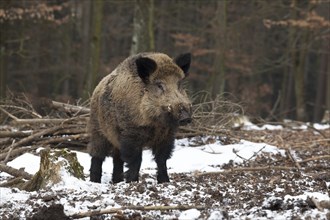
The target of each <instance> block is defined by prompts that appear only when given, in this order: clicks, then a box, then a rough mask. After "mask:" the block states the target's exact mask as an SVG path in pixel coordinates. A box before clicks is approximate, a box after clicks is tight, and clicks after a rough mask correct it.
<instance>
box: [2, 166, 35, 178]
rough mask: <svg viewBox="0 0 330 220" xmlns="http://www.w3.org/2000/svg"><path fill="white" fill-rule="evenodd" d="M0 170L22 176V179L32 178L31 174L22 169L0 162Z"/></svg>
mask: <svg viewBox="0 0 330 220" xmlns="http://www.w3.org/2000/svg"><path fill="white" fill-rule="evenodd" d="M0 171H2V172H5V173H8V174H10V175H12V176H15V177H20V176H22V177H23V178H24V179H27V180H30V179H32V177H33V175H31V174H29V173H27V172H25V171H24V170H18V169H15V168H13V167H10V166H7V165H5V164H2V163H0Z"/></svg>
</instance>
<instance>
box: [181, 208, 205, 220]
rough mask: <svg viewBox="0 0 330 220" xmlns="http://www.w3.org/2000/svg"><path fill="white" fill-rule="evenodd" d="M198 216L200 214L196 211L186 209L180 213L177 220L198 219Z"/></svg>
mask: <svg viewBox="0 0 330 220" xmlns="http://www.w3.org/2000/svg"><path fill="white" fill-rule="evenodd" d="M200 215H201V213H200V211H198V210H197V209H188V210H186V211H183V212H181V214H180V216H179V220H188V219H189V220H194V219H198V217H199V216H200Z"/></svg>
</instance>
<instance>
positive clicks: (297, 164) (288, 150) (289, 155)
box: [285, 148, 301, 172]
mask: <svg viewBox="0 0 330 220" xmlns="http://www.w3.org/2000/svg"><path fill="white" fill-rule="evenodd" d="M285 151H286V153H287V154H288V157H289V158H290V160H291V161H292V162H293V163H294V165H295V166H296V167H297V168H298V171H299V172H300V170H301V166H300V164H299V163H298V162H297V161H296V160H295V159H294V158H293V156H292V154H291V150H290V149H288V148H287V149H286V150H285Z"/></svg>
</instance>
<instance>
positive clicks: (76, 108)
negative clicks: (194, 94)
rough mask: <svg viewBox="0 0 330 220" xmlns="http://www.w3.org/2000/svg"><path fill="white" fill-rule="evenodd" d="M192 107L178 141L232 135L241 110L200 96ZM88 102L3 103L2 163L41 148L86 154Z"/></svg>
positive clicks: (22, 97) (42, 100)
mask: <svg viewBox="0 0 330 220" xmlns="http://www.w3.org/2000/svg"><path fill="white" fill-rule="evenodd" d="M198 98H199V100H198V101H199V103H198V104H195V105H194V106H193V109H194V113H193V115H194V118H193V119H194V120H193V123H192V124H191V125H190V126H188V127H180V129H179V132H178V133H177V138H183V137H194V136H200V135H212V136H219V135H229V132H228V131H229V129H228V128H229V127H230V126H232V124H233V123H234V121H235V116H236V115H238V114H239V113H241V112H242V108H241V107H240V106H239V105H237V104H233V103H232V102H229V101H223V99H222V98H221V97H217V98H216V99H214V100H211V99H210V98H209V97H208V96H207V95H205V94H203V95H199V96H198ZM89 112H90V109H89V103H88V102H85V103H77V104H74V105H72V104H67V103H62V102H57V101H53V100H50V99H46V98H34V97H27V96H25V95H19V96H12V97H10V98H9V99H7V100H6V101H5V102H3V103H1V104H0V120H1V124H2V126H0V162H2V163H6V162H8V161H10V160H12V159H13V158H15V157H16V156H19V155H21V154H22V153H25V152H27V151H33V150H35V149H36V148H39V147H49V148H70V149H74V150H80V151H85V150H86V147H87V143H88V140H89V137H88V133H87V131H86V127H87V122H88V120H89Z"/></svg>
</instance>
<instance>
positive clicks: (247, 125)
mask: <svg viewBox="0 0 330 220" xmlns="http://www.w3.org/2000/svg"><path fill="white" fill-rule="evenodd" d="M282 129H283V126H282V125H269V124H265V125H262V126H261V127H259V126H257V125H255V124H253V123H251V122H246V123H244V126H243V130H258V131H262V130H282Z"/></svg>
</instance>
